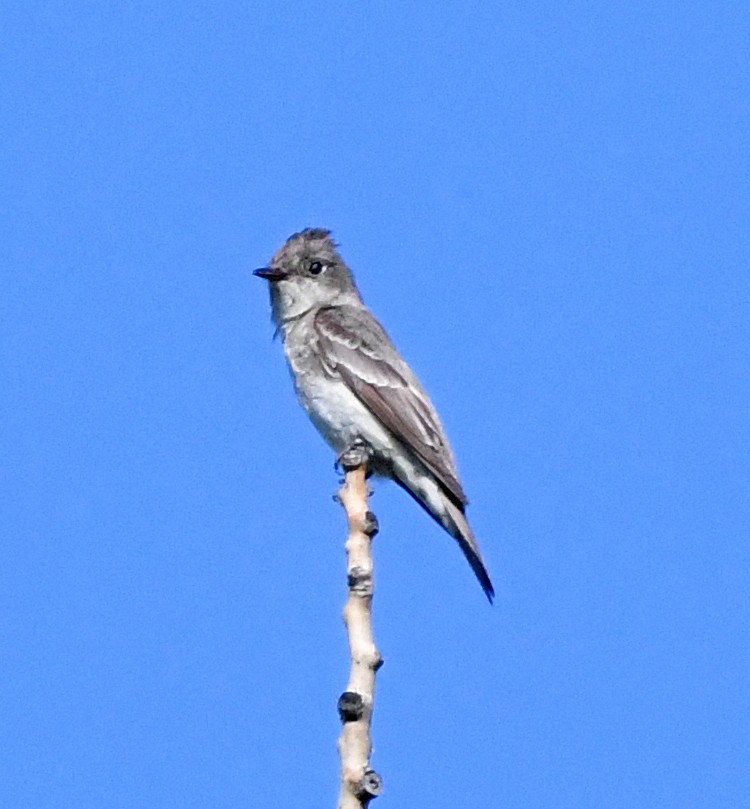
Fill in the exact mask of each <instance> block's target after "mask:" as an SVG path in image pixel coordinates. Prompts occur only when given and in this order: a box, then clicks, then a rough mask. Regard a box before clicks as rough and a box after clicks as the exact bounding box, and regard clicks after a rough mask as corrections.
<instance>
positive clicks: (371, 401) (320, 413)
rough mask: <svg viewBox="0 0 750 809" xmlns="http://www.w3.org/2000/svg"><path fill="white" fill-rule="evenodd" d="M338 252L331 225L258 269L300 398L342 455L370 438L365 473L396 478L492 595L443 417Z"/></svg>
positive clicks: (295, 241)
mask: <svg viewBox="0 0 750 809" xmlns="http://www.w3.org/2000/svg"><path fill="white" fill-rule="evenodd" d="M336 248H337V245H336V244H335V243H334V242H333V240H332V239H331V233H330V231H328V230H323V229H320V228H308V229H306V230H303V231H301V232H300V233H295V234H293V235H292V236H290V237H289V239H287V241H286V242H285V244H284V245H283V246H282V247H281V248H280V249H279V250H278V252H277V253H276V255H274V257H273V258H272V259H271V263H270V265H269V266H268V267H263V268H261V269H259V270H255V275H258V276H260V277H261V278H265V279H266V280H267V281H268V282H269V286H270V292H271V310H272V317H273V321H274V323H275V324H276V327H277V331H278V333H280V334H281V337H282V339H283V342H284V353H285V354H286V358H287V362H288V363H289V369H290V370H291V373H292V377H293V378H294V387H295V390H296V392H297V397H298V398H299V401H300V403H301V404H302V407H304V409H305V410H306V411H307V414H308V415H309V416H310V419H311V420H312V422H313V424H314V425H315V426H316V427H317V429H318V431H319V432H320V433H321V435H322V436H323V437H324V438H325V439H326V441H327V442H328V443H329V444H330V445H331V447H332V448H333V449H334V451H335V452H336V453H339V454H341V453H343V452H345V451H346V450H347V449H349V448H350V447H351V446H353V445H356V444H364V445H365V446H366V447H367V450H368V452H369V456H370V457H369V461H368V469H369V470H370V471H372V472H373V473H374V474H376V475H381V476H384V477H387V478H392V479H393V480H395V481H396V483H398V484H399V485H400V486H402V487H403V488H404V489H406V491H407V492H409V494H410V495H411V496H412V497H413V498H414V499H415V500H416V501H417V502H418V503H419V504H420V505H421V506H422V507H423V508H424V509H425V510H426V511H427V512H428V513H429V514H431V515H432V516H433V517H434V518H435V519H436V520H437V521H438V522H439V523H440V524H441V525H442V526H443V528H445V530H446V531H447V532H448V533H449V534H450V535H451V536H452V537H454V538H455V539H456V540H457V541H458V544H459V545H460V546H461V550H462V551H463V552H464V554H465V556H466V558H467V560H468V562H469V564H470V565H471V568H472V570H473V571H474V573H475V575H476V577H477V579H479V583H480V584H481V585H482V588H483V589H484V592H485V593H486V594H487V598H489V600H490V601H492V598H493V596H494V594H495V592H494V589H493V587H492V582H491V581H490V577H489V575H488V573H487V568H486V567H485V565H484V562H483V560H482V556H481V554H480V552H479V546H478V545H477V542H476V540H475V539H474V534H473V533H472V531H471V528H470V527H469V523H468V522H467V521H466V516H465V508H466V505H467V503H468V500H467V498H466V495H465V494H464V491H463V489H462V488H461V483H460V482H459V479H458V473H457V471H456V464H455V461H454V459H453V453H452V452H451V448H450V446H449V444H448V439H447V438H446V437H445V432H444V431H443V426H442V424H441V423H440V419H439V418H438V415H437V413H436V412H435V408H434V407H433V405H432V402H431V401H430V399H429V398H428V396H427V394H426V393H425V392H424V390H423V388H422V386H421V385H420V384H419V382H418V381H417V378H416V376H414V374H413V372H412V371H411V369H410V368H409V366H408V365H407V364H406V363H405V362H404V360H403V359H402V358H401V355H400V354H399V353H398V351H397V350H396V347H395V346H394V345H393V343H392V342H391V339H390V338H389V337H388V335H387V334H386V332H385V329H383V327H382V326H381V325H380V323H378V321H377V320H376V319H375V318H374V317H373V315H372V314H371V313H370V311H369V309H367V307H366V306H365V304H364V303H363V302H362V298H361V297H360V295H359V291H358V290H357V286H356V284H355V283H354V278H353V276H352V273H351V271H350V270H349V268H348V267H347V266H346V264H345V263H344V260H343V259H342V258H341V255H340V254H339V252H338V250H337V249H336Z"/></svg>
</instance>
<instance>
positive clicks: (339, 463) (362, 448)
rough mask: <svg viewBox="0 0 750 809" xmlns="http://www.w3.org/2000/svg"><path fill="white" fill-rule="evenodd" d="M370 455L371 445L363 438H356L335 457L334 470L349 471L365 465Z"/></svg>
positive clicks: (371, 453)
mask: <svg viewBox="0 0 750 809" xmlns="http://www.w3.org/2000/svg"><path fill="white" fill-rule="evenodd" d="M372 456H373V451H372V447H371V446H370V445H369V444H368V443H367V442H366V441H365V440H364V439H362V438H358V439H357V440H356V441H354V443H353V444H351V445H350V446H348V447H347V448H346V449H345V450H344V451H343V452H342V453H340V454H339V456H338V458H336V464H335V468H336V471H337V472H350V471H351V470H352V469H357V468H358V467H360V466H364V467H366V466H367V464H368V461H369V460H370V458H372ZM368 475H369V471H368Z"/></svg>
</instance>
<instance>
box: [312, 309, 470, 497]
mask: <svg viewBox="0 0 750 809" xmlns="http://www.w3.org/2000/svg"><path fill="white" fill-rule="evenodd" d="M314 326H315V333H316V337H317V340H318V345H319V347H320V353H321V357H322V360H323V363H324V365H325V367H326V368H327V370H328V371H329V373H332V374H337V375H339V376H340V377H341V379H342V380H343V381H344V382H345V383H346V385H347V386H348V387H349V388H350V390H351V391H352V392H353V393H354V394H355V395H356V396H357V397H358V398H359V399H360V401H362V402H363V403H364V404H365V405H367V407H368V408H369V410H370V411H371V412H372V413H373V414H374V415H375V416H376V417H377V418H378V419H379V421H380V422H381V423H382V424H383V425H384V426H385V427H386V428H387V429H388V430H389V431H390V432H391V433H393V435H394V436H395V437H396V438H397V439H398V440H399V441H400V442H401V443H402V444H404V445H406V446H407V447H408V448H409V449H411V450H412V451H413V452H414V454H415V455H416V456H417V457H418V458H419V460H421V461H422V463H424V465H425V466H426V467H427V468H428V469H429V470H430V472H432V474H434V475H435V477H436V478H437V479H438V481H439V482H440V483H441V484H442V486H443V487H444V488H445V490H446V493H447V494H448V495H449V496H450V497H452V498H453V499H454V500H455V502H456V504H457V505H458V507H459V508H460V509H461V510H463V507H464V506H465V505H466V504H467V503H468V500H467V498H466V495H465V494H464V492H463V489H462V488H461V484H460V482H459V480H458V473H457V471H456V464H455V461H454V460H453V453H452V452H451V448H450V445H449V444H448V439H447V438H446V437H445V432H444V431H443V426H442V424H441V423H440V419H439V418H438V415H437V413H436V412H435V408H434V407H433V405H432V402H431V401H430V399H429V397H428V396H427V394H426V393H425V391H424V389H423V388H422V386H421V385H420V384H419V382H418V381H417V378H416V377H415V376H414V374H413V373H412V371H411V370H410V369H409V367H408V366H407V364H406V363H405V362H404V361H403V359H401V356H400V355H399V353H398V351H397V350H396V348H395V346H394V345H393V343H392V342H391V339H390V338H389V337H388V335H387V334H386V332H385V330H384V329H383V327H382V326H381V325H380V324H379V323H378V322H377V320H375V318H374V317H373V316H372V315H371V314H370V313H369V312H368V311H367V310H365V309H360V308H356V307H353V306H337V307H327V308H324V309H321V310H320V311H318V312H317V314H316V315H315V319H314Z"/></svg>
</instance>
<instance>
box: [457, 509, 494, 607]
mask: <svg viewBox="0 0 750 809" xmlns="http://www.w3.org/2000/svg"><path fill="white" fill-rule="evenodd" d="M445 506H446V509H447V511H448V515H449V516H450V520H451V522H452V523H453V525H454V528H455V530H453V531H450V527H449V526H446V528H448V530H449V531H450V533H451V534H452V535H453V536H454V537H455V539H456V540H457V542H458V544H459V546H460V548H461V550H462V551H463V552H464V556H465V557H466V561H467V562H468V563H469V564H470V565H471V569H472V570H473V571H474V575H475V576H476V577H477V579H478V580H479V583H480V584H481V585H482V589H483V590H484V593H485V595H486V596H487V599H488V600H489V602H490V604H492V599H493V598H494V597H495V588H494V587H493V586H492V582H491V581H490V576H489V573H487V567H486V566H485V564H484V560H483V559H482V554H481V553H480V552H479V545H477V541H476V539H475V538H474V532H473V531H472V530H471V528H470V527H469V523H468V522H467V520H466V516H465V515H464V513H463V511H462V510H461V509H460V508H459V507H458V506H457V505H456V504H455V503H453V502H452V501H451V499H450V498H449V497H446V498H445Z"/></svg>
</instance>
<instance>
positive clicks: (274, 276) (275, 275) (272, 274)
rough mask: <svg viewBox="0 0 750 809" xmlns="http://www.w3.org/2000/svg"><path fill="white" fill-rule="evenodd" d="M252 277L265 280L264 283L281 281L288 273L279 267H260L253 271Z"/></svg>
mask: <svg viewBox="0 0 750 809" xmlns="http://www.w3.org/2000/svg"><path fill="white" fill-rule="evenodd" d="M253 275H257V276H258V277H260V278H265V279H266V281H283V280H284V279H285V278H286V277H287V276H288V275H289V273H288V272H286V271H285V270H282V269H281V268H280V267H261V268H260V269H258V270H253Z"/></svg>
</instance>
